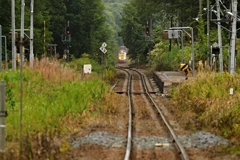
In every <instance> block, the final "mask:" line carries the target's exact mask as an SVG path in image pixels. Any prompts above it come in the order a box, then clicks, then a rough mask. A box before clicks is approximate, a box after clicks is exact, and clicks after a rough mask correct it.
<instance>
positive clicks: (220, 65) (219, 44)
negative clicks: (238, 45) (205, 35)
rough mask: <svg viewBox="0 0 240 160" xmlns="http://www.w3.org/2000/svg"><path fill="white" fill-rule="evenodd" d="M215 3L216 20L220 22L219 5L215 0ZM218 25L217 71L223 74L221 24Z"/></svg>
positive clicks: (217, 0)
mask: <svg viewBox="0 0 240 160" xmlns="http://www.w3.org/2000/svg"><path fill="white" fill-rule="evenodd" d="M216 3H217V19H218V20H219V21H220V20H221V17H220V5H219V0H216ZM217 23H218V46H219V71H220V73H222V72H223V57H222V32H221V22H217Z"/></svg>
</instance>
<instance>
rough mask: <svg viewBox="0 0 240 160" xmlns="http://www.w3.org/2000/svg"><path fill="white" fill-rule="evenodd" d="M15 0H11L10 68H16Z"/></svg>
mask: <svg viewBox="0 0 240 160" xmlns="http://www.w3.org/2000/svg"><path fill="white" fill-rule="evenodd" d="M15 38H16V37H15V0H12V69H16V47H15Z"/></svg>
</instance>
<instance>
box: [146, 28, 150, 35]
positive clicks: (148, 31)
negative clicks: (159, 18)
mask: <svg viewBox="0 0 240 160" xmlns="http://www.w3.org/2000/svg"><path fill="white" fill-rule="evenodd" d="M146 35H148V36H149V35H150V30H149V27H148V26H147V27H146Z"/></svg>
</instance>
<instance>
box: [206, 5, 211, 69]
mask: <svg viewBox="0 0 240 160" xmlns="http://www.w3.org/2000/svg"><path fill="white" fill-rule="evenodd" d="M209 6H210V4H209V0H207V54H208V58H209V62H208V63H209V65H210V64H211V63H210V61H211V55H210V39H209V32H210V17H209V16H210V14H209V12H210V7H209Z"/></svg>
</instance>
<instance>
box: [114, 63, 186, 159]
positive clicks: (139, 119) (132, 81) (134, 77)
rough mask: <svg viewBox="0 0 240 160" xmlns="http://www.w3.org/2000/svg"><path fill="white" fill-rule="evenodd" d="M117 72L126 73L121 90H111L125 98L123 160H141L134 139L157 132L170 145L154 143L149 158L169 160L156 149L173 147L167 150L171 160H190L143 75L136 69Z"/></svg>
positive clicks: (116, 87)
mask: <svg viewBox="0 0 240 160" xmlns="http://www.w3.org/2000/svg"><path fill="white" fill-rule="evenodd" d="M118 69H119V70H121V71H122V72H124V73H125V75H126V76H125V77H126V78H125V81H124V82H119V83H122V88H118V87H119V86H118V85H115V86H114V88H113V89H114V90H115V91H116V92H117V93H120V94H126V95H127V96H128V107H129V121H128V131H127V146H126V151H125V157H124V160H129V159H141V157H144V152H143V151H141V152H139V151H137V150H136V148H138V145H137V144H135V143H134V140H133V139H134V137H137V136H143V135H148V134H150V135H151V136H152V135H155V134H156V131H159V134H160V135H165V136H168V137H169V138H171V142H156V143H155V146H156V149H155V150H152V155H153V156H155V158H157V159H159V158H160V156H161V159H169V157H166V158H164V157H162V156H164V155H166V154H164V152H162V151H160V150H159V149H158V147H168V146H175V147H174V148H175V149H171V150H170V152H171V154H170V155H171V156H172V159H180V158H181V159H184V160H188V159H189V158H188V155H187V154H186V151H185V149H184V147H183V146H182V144H181V143H180V142H179V140H178V138H177V135H176V134H175V132H174V130H173V129H172V128H171V126H170V124H169V122H168V121H167V119H166V118H165V116H164V114H163V113H162V111H161V108H160V107H159V106H158V105H157V103H156V102H155V101H154V99H153V98H152V96H151V94H152V93H155V92H154V91H153V89H152V87H151V84H150V83H149V81H148V79H147V77H146V75H144V74H143V73H141V72H139V71H138V70H136V69H130V68H123V67H118ZM152 131H153V132H152ZM168 152H169V150H168ZM161 154H162V155H161ZM168 156H169V155H168ZM152 158H153V157H152Z"/></svg>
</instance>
